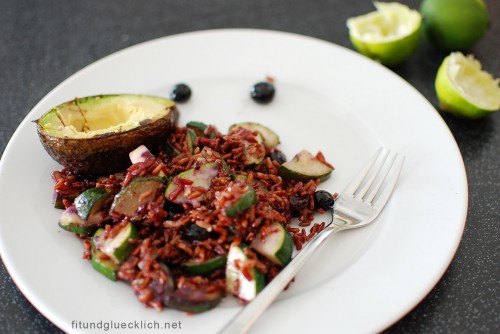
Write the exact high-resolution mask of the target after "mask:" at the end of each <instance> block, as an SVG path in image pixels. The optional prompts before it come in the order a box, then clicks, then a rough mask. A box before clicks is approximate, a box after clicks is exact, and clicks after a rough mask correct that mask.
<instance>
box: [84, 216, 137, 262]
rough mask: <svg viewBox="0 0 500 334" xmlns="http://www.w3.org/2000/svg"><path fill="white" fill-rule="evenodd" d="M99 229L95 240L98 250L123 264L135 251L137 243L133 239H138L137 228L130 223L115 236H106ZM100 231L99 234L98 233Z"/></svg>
mask: <svg viewBox="0 0 500 334" xmlns="http://www.w3.org/2000/svg"><path fill="white" fill-rule="evenodd" d="M101 230H102V229H99V230H97V232H96V234H95V235H94V238H93V241H94V243H95V246H96V248H97V249H98V250H100V251H101V252H103V253H104V254H106V255H107V256H108V257H109V258H110V259H111V260H112V261H113V262H114V263H117V264H121V263H122V262H123V261H125V259H126V258H127V257H128V256H129V255H130V254H131V253H132V252H133V251H134V249H135V247H136V245H135V244H134V243H132V242H131V240H134V239H137V229H136V228H135V226H134V224H132V223H128V224H127V225H125V226H124V227H123V228H121V229H120V231H119V232H118V233H117V234H116V235H115V236H114V237H108V238H104V236H103V235H102V233H103V232H101ZM98 232H99V234H97V233H98Z"/></svg>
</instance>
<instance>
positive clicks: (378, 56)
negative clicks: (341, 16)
mask: <svg viewBox="0 0 500 334" xmlns="http://www.w3.org/2000/svg"><path fill="white" fill-rule="evenodd" d="M374 5H375V7H376V8H377V10H376V11H374V12H370V13H368V14H365V15H361V16H357V17H353V18H350V19H348V20H347V28H348V29H349V37H350V39H351V43H352V44H353V45H354V47H355V48H356V49H357V50H358V51H359V52H360V53H362V54H364V55H365V56H367V57H370V58H372V59H374V60H377V61H379V62H380V63H382V64H384V65H386V66H395V65H398V64H400V63H401V62H403V61H404V60H405V59H407V58H408V57H409V56H410V55H411V54H412V53H413V52H414V51H415V49H416V48H417V46H418V43H419V41H420V25H421V21H422V18H421V16H420V13H419V12H418V11H416V10H414V9H410V8H409V7H408V6H405V5H403V4H400V3H397V2H391V3H382V2H374Z"/></svg>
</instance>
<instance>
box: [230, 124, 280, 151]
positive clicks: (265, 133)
mask: <svg viewBox="0 0 500 334" xmlns="http://www.w3.org/2000/svg"><path fill="white" fill-rule="evenodd" d="M237 128H245V129H248V130H250V131H256V132H258V133H259V134H260V135H261V136H262V143H263V145H264V146H265V147H266V148H268V149H272V148H274V147H276V146H278V144H279V143H280V138H279V136H278V135H277V134H276V132H274V131H273V130H271V129H270V128H268V127H267V126H264V125H262V124H259V123H255V122H243V123H237V124H234V125H231V127H230V128H229V132H231V131H232V130H235V129H237Z"/></svg>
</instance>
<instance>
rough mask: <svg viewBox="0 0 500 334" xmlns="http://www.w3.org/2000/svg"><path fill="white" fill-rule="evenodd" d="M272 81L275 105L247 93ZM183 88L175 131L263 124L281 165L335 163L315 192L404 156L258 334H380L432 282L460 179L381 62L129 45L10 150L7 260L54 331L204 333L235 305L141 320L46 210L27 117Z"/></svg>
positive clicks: (1, 194) (428, 123) (272, 41)
mask: <svg viewBox="0 0 500 334" xmlns="http://www.w3.org/2000/svg"><path fill="white" fill-rule="evenodd" d="M266 76H270V77H272V78H274V80H275V85H276V88H277V93H276V96H275V99H274V101H273V102H272V103H271V104H268V105H258V104H256V103H254V102H253V101H252V100H251V99H250V97H249V89H250V87H251V86H252V85H253V84H254V83H255V82H257V81H260V80H263V79H265V77H266ZM181 81H182V82H186V83H188V84H189V85H190V86H191V88H192V89H193V96H192V99H191V100H190V101H189V102H188V103H186V104H182V105H180V110H181V115H182V116H181V119H180V124H181V125H184V124H185V123H186V122H187V121H188V120H200V121H204V122H207V123H212V124H216V125H217V126H218V127H219V129H221V130H223V131H225V129H227V127H228V126H229V125H230V124H231V123H234V122H238V121H244V120H252V121H257V122H261V123H263V124H266V125H268V126H269V127H271V128H272V129H274V130H275V131H276V132H278V134H279V135H280V137H281V142H282V144H281V148H282V149H283V151H284V152H285V153H286V154H287V156H288V157H291V156H292V155H293V154H295V153H296V152H298V151H299V150H300V149H302V148H307V149H309V150H311V151H318V150H321V151H322V152H323V153H324V154H325V156H326V158H327V159H328V160H329V161H330V162H332V163H333V164H334V165H335V166H336V169H335V171H334V175H333V177H332V178H330V180H328V181H327V182H325V183H324V184H323V185H322V186H321V187H322V188H325V189H329V190H331V191H341V190H342V189H343V187H344V186H345V185H346V184H347V182H348V181H349V180H350V179H351V177H352V176H353V175H355V173H356V172H357V170H358V169H359V167H360V166H361V165H362V164H363V163H364V162H365V161H366V159H367V157H368V156H369V155H371V154H372V153H373V152H374V151H375V150H376V148H377V147H378V146H380V145H384V146H387V147H390V148H392V149H394V150H397V151H399V152H401V153H403V154H405V155H406V157H407V159H406V163H405V167H404V169H403V172H402V174H401V178H400V181H399V183H398V185H397V187H396V190H395V193H394V195H393V197H392V199H391V201H390V202H389V204H388V206H387V207H386V209H385V211H384V212H383V213H382V214H381V216H380V218H379V219H378V221H377V222H376V223H375V224H372V225H371V226H369V227H367V228H364V229H361V230H356V231H349V232H343V233H341V234H338V235H336V236H334V237H333V238H331V239H329V240H327V241H326V243H325V245H323V247H322V248H321V249H320V251H319V252H318V253H317V254H315V256H314V257H313V259H312V260H311V262H310V263H308V264H307V266H306V268H304V270H303V271H301V272H300V273H299V274H298V275H297V277H296V280H295V283H294V284H292V286H291V288H290V289H289V290H288V291H286V292H284V293H283V295H282V296H281V297H280V299H279V300H278V301H277V302H276V303H275V304H274V305H273V306H272V307H271V308H270V309H269V310H268V311H267V312H266V313H265V314H264V315H263V316H262V318H261V319H260V320H259V322H258V323H257V324H256V326H255V327H254V328H253V332H254V333H273V332H276V330H277V329H279V331H280V332H286V331H290V332H298V331H299V330H301V331H308V332H312V333H319V332H329V333H332V332H336V333H347V332H353V333H360V332H378V331H380V330H383V329H384V328H386V327H388V326H390V325H391V324H392V323H394V322H395V321H397V320H398V319H400V318H401V317H402V316H403V315H404V314H405V313H407V312H408V311H410V310H411V309H412V308H413V307H414V306H415V305H417V303H418V302H419V301H420V300H422V299H423V298H424V297H425V295H426V294H427V293H428V292H429V291H430V290H431V289H432V287H433V286H434V285H435V284H436V283H437V281H438V280H439V279H440V277H441V275H442V274H443V273H444V272H445V270H446V268H447V267H448V265H449V263H450V261H451V260H452V257H453V256H454V254H455V251H456V249H457V247H458V244H459V241H460V238H461V235H462V232H463V228H464V223H465V217H466V213H467V183H466V176H465V170H464V166H463V161H462V158H461V155H460V152H459V150H458V148H457V145H456V143H455V141H454V139H453V137H452V135H451V134H450V132H449V130H448V128H447V127H446V125H445V123H444V122H443V121H442V119H441V118H440V116H439V114H438V113H437V112H436V111H435V110H434V109H433V107H432V106H431V104H429V103H428V102H427V101H426V100H425V99H424V98H423V97H422V96H421V95H420V94H419V93H418V92H417V91H416V90H415V89H414V88H412V87H411V86H410V85H409V84H408V83H406V82H405V81H403V80H402V79H401V78H399V77H398V76H396V75H395V74H394V73H393V72H391V71H389V70H387V69H386V68H384V67H383V66H380V65H379V64H377V63H375V62H372V61H370V60H367V59H366V58H364V57H362V56H360V55H358V54H357V53H355V52H352V51H350V50H347V49H345V48H342V47H339V46H336V45H334V44H331V43H327V42H325V41H320V40H317V39H313V38H309V37H304V36H298V35H293V34H289V33H282V32H270V31H256V30H215V31H204V32H194V33H187V34H182V35H177V36H171V37H166V38H160V39H157V40H153V41H150V42H147V43H143V44H140V45H137V46H134V47H131V48H128V49H126V50H123V51H120V52H118V53H116V54H113V55H111V56H108V57H106V58H104V59H102V60H100V61H97V62H96V63H94V64H92V65H90V66H88V67H87V68H85V69H83V70H82V71H80V72H78V73H76V74H75V75H73V76H71V77H70V78H69V79H67V80H66V81H64V82H63V83H61V84H60V85H59V86H57V87H56V88H55V89H54V90H53V91H52V92H50V93H49V94H48V95H47V96H46V97H45V98H43V99H42V100H41V101H40V102H39V103H38V104H37V105H36V106H35V108H33V110H32V111H31V112H30V113H29V115H28V116H27V117H26V119H25V120H24V121H23V122H22V123H21V125H20V126H19V128H18V129H17V131H16V132H15V134H14V136H13V137H12V140H11V141H10V143H9V145H8V147H7V149H6V150H5V153H4V156H3V158H2V160H1V162H0V163H1V164H0V207H1V210H0V251H1V255H2V258H3V261H4V262H5V265H6V267H7V269H8V271H9V273H10V274H11V276H12V277H13V279H14V281H15V282H16V284H17V285H18V286H19V288H20V289H21V291H22V292H23V293H24V294H25V295H26V297H27V298H28V299H29V300H30V302H31V303H32V304H33V305H34V306H35V307H36V308H37V309H38V310H39V311H40V312H41V313H43V314H44V315H45V316H46V317H47V318H48V319H50V320H51V321H52V322H53V323H54V324H56V325H57V326H58V327H60V328H61V329H63V330H64V331H67V332H86V330H83V329H81V330H79V329H78V327H81V328H83V327H87V326H92V325H91V324H86V323H85V322H93V323H94V325H93V326H96V328H99V327H102V326H107V325H110V324H111V322H113V323H114V324H117V323H120V322H124V323H125V325H130V326H132V327H133V326H136V325H137V326H140V325H142V326H147V325H149V326H155V322H156V323H157V324H158V325H160V327H162V326H165V325H168V324H170V325H172V326H174V324H175V323H176V324H177V326H178V325H179V324H180V326H181V329H182V332H183V333H211V332H215V331H216V330H218V329H219V328H221V327H222V326H223V325H224V323H225V322H226V321H228V320H229V319H230V318H231V316H232V315H233V314H235V312H236V311H237V310H238V307H239V306H238V305H237V303H235V302H234V300H233V299H232V298H226V300H225V301H224V302H223V303H222V304H221V305H220V307H218V308H217V309H215V310H213V311H210V312H207V313H204V314H200V315H196V316H186V315H184V314H183V313H182V312H177V311H172V310H165V311H163V312H160V313H158V312H156V311H154V310H152V309H145V308H144V307H143V306H142V304H140V303H139V302H138V301H137V299H136V297H135V296H134V295H133V293H132V291H131V290H130V289H129V287H128V286H127V285H126V284H125V283H113V282H111V281H109V280H107V279H106V278H104V277H103V276H101V275H99V274H98V273H97V272H95V271H94V270H93V269H92V268H91V266H90V263H89V262H87V261H84V260H82V259H81V257H82V251H83V248H82V245H81V244H82V243H81V240H78V239H77V238H76V237H74V236H72V235H71V234H69V233H67V232H65V231H62V230H61V229H60V228H59V227H58V226H57V219H58V216H59V214H60V211H58V210H56V209H53V208H52V204H51V201H52V186H53V182H52V180H51V172H52V171H53V170H56V169H58V168H60V166H59V165H57V164H56V163H55V162H53V161H52V160H51V159H50V158H49V156H48V155H47V154H46V153H45V151H44V150H43V148H42V146H41V145H40V143H39V141H38V138H37V135H36V131H35V125H34V124H33V123H32V122H31V121H32V120H34V119H36V118H38V117H39V116H40V115H42V113H44V112H45V111H47V110H48V109H50V108H51V107H53V106H55V105H57V104H59V103H61V102H64V101H67V100H70V99H72V98H74V97H75V96H79V97H82V96H86V95H94V94H101V93H147V94H155V95H161V96H168V91H169V89H170V87H171V86H172V85H173V84H174V83H177V82H181ZM320 218H322V217H319V218H318V220H319V219H320ZM324 219H326V218H324ZM78 322H80V323H78ZM96 331H97V330H96ZM96 331H94V332H96ZM128 331H129V332H135V331H137V328H136V327H133V328H129V329H128ZM116 332H118V331H116ZM148 332H154V330H149V331H148ZM159 332H161V333H164V332H165V329H163V330H159Z"/></svg>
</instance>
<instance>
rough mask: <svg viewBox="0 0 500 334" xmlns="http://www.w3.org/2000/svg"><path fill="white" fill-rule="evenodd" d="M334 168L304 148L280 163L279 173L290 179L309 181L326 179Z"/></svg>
mask: <svg viewBox="0 0 500 334" xmlns="http://www.w3.org/2000/svg"><path fill="white" fill-rule="evenodd" d="M332 171H333V168H331V167H330V166H328V165H326V164H325V163H323V162H321V161H320V160H318V159H317V158H316V157H315V156H313V155H312V154H311V153H310V152H309V151H306V150H302V151H300V152H299V153H298V154H296V155H295V156H294V157H293V159H292V160H290V161H288V162H285V163H283V164H281V165H280V167H279V169H278V174H279V175H280V176H281V177H283V178H285V179H289V180H296V181H309V180H316V179H320V181H324V180H326V179H327V178H328V177H330V175H331V174H332Z"/></svg>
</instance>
